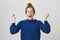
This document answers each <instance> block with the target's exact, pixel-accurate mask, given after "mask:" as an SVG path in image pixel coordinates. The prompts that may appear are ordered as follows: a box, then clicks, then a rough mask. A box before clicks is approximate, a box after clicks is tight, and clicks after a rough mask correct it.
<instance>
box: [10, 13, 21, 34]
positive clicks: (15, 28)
mask: <svg viewBox="0 0 60 40" xmlns="http://www.w3.org/2000/svg"><path fill="white" fill-rule="evenodd" d="M12 19H13V20H12V21H13V22H12V24H11V25H10V33H11V34H15V33H17V32H19V30H20V29H21V22H19V23H18V24H17V25H15V20H16V17H15V14H13V16H12Z"/></svg>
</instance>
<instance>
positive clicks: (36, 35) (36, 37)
mask: <svg viewBox="0 0 60 40" xmlns="http://www.w3.org/2000/svg"><path fill="white" fill-rule="evenodd" d="M25 13H26V17H27V19H25V20H21V21H19V22H18V24H17V25H15V20H16V17H15V14H13V16H12V17H13V19H14V20H13V23H12V24H11V26H10V33H11V34H16V33H18V32H19V31H20V30H21V40H40V30H42V31H43V32H44V33H49V32H50V24H49V23H48V21H47V18H48V17H49V14H47V15H46V16H45V17H44V18H45V21H44V24H43V23H42V22H41V21H39V20H37V19H34V18H33V17H34V15H35V9H34V7H33V5H32V4H31V3H28V4H27V7H26V9H25Z"/></svg>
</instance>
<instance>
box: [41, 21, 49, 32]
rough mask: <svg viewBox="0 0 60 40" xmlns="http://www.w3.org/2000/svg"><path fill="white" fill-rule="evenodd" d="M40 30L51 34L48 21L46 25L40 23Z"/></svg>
mask: <svg viewBox="0 0 60 40" xmlns="http://www.w3.org/2000/svg"><path fill="white" fill-rule="evenodd" d="M40 29H41V30H42V31H43V32H44V33H49V32H50V24H49V23H48V22H47V21H44V24H43V23H42V22H40Z"/></svg>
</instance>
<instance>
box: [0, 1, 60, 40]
mask: <svg viewBox="0 0 60 40" xmlns="http://www.w3.org/2000/svg"><path fill="white" fill-rule="evenodd" d="M29 2H31V3H32V4H33V6H34V7H35V10H36V14H35V17H34V18H36V19H38V20H42V21H43V17H44V15H45V14H46V13H47V12H48V13H49V14H50V16H49V18H48V22H49V23H50V25H51V32H50V33H49V34H45V33H43V32H41V40H60V17H59V16H60V0H0V40H20V35H21V34H20V33H17V34H15V35H11V34H10V30H9V27H10V25H11V23H12V21H11V15H12V13H15V14H16V17H17V19H16V23H18V22H19V21H20V20H23V19H25V18H26V17H25V7H26V5H27V3H29Z"/></svg>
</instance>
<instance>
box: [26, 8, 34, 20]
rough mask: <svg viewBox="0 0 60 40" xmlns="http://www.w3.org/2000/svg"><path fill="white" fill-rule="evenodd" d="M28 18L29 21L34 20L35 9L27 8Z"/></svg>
mask: <svg viewBox="0 0 60 40" xmlns="http://www.w3.org/2000/svg"><path fill="white" fill-rule="evenodd" d="M26 16H27V18H28V19H30V20H31V19H33V16H34V12H33V9H32V8H27V13H26Z"/></svg>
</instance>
